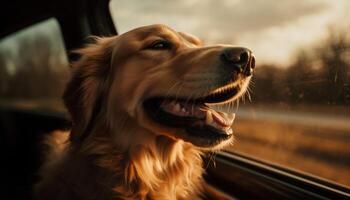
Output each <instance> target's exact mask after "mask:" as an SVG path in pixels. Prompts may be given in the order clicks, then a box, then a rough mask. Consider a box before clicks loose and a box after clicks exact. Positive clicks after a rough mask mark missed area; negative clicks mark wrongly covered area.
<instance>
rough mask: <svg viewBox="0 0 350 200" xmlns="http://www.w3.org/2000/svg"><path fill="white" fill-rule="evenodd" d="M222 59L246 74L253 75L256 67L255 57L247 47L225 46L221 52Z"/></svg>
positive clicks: (226, 63)
mask: <svg viewBox="0 0 350 200" xmlns="http://www.w3.org/2000/svg"><path fill="white" fill-rule="evenodd" d="M220 60H221V62H223V63H224V64H225V65H227V66H229V67H232V68H233V69H234V70H236V71H238V72H239V73H242V74H244V75H246V76H250V75H252V74H253V69H254V68H255V57H254V56H253V54H252V52H251V51H250V50H249V49H247V48H242V47H231V48H225V49H224V50H223V51H222V52H221V54H220Z"/></svg>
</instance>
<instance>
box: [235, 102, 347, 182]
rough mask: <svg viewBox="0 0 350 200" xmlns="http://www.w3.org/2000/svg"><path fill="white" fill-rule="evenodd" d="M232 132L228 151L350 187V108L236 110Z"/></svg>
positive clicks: (258, 107) (266, 107)
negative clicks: (233, 136)
mask: <svg viewBox="0 0 350 200" xmlns="http://www.w3.org/2000/svg"><path fill="white" fill-rule="evenodd" d="M233 128H234V132H235V134H236V135H235V136H236V138H235V139H236V141H235V144H234V145H233V146H232V147H230V149H229V151H234V152H241V153H244V154H249V155H252V156H254V157H256V158H259V159H262V160H266V161H270V162H274V163H276V164H278V165H282V166H287V167H289V168H293V169H297V170H299V171H303V172H307V173H310V174H313V175H316V176H319V177H322V178H325V179H328V180H332V181H334V182H337V183H340V184H343V185H346V186H348V187H350V110H349V108H332V109H330V108H322V107H321V108H317V107H303V108H295V109H294V108H293V109H284V108H277V109H276V108H274V109H272V107H271V106H257V107H255V108H249V107H248V108H240V109H238V112H237V114H236V120H235V123H234V126H233Z"/></svg>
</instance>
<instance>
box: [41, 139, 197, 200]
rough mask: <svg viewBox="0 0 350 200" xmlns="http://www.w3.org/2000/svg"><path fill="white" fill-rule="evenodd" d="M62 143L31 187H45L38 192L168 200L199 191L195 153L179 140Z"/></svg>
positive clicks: (194, 195)
mask: <svg viewBox="0 0 350 200" xmlns="http://www.w3.org/2000/svg"><path fill="white" fill-rule="evenodd" d="M68 148H69V144H67V146H66V148H65V149H64V150H62V151H61V152H60V153H61V158H59V157H57V156H56V159H58V160H60V161H57V160H56V162H54V164H52V163H51V164H50V165H49V166H46V167H45V168H46V169H45V170H44V173H45V174H46V175H51V177H46V178H45V179H44V180H43V181H42V182H41V183H40V184H39V185H38V187H37V189H38V190H39V192H40V190H42V191H47V192H48V193H47V194H41V195H43V197H44V198H51V197H57V196H56V194H57V192H60V193H62V194H65V197H64V199H165V200H166V199H169V200H170V199H197V198H198V196H199V194H200V191H201V182H202V173H203V169H202V160H201V153H200V151H198V150H196V149H194V148H193V147H192V146H190V145H188V144H186V143H184V142H174V141H171V140H169V139H167V138H165V137H159V138H157V139H156V142H155V145H154V146H149V147H145V146H143V145H138V146H135V147H133V148H131V149H129V151H128V152H121V151H118V150H117V149H115V148H114V147H113V145H111V143H110V142H109V141H107V140H105V139H96V138H95V139H93V140H91V141H90V142H88V143H86V145H84V146H83V147H81V148H80V150H79V151H78V152H74V153H73V152H72V150H68ZM72 149H74V147H73V148H72ZM56 153H58V152H56ZM51 159H53V157H52V156H51ZM48 163H50V162H48ZM47 188H51V189H50V190H49V191H48V189H47ZM54 188H55V189H54ZM52 195H53V196H52ZM44 198H42V199H44Z"/></svg>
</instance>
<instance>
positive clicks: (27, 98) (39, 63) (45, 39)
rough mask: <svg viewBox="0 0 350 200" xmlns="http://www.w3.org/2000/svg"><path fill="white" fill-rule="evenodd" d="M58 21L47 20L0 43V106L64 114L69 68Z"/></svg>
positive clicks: (9, 36) (3, 39)
mask: <svg viewBox="0 0 350 200" xmlns="http://www.w3.org/2000/svg"><path fill="white" fill-rule="evenodd" d="M66 55H67V54H66V52H65V48H64V45H63V39H62V36H61V32H60V28H59V25H58V22H57V21H56V20H55V19H54V18H51V19H47V20H44V21H41V22H39V23H36V24H33V25H31V26H29V27H26V28H24V29H22V30H19V31H17V32H15V33H13V34H11V35H8V36H7V37H5V38H2V39H1V40H0V106H2V107H4V108H8V107H11V108H16V109H24V110H41V111H43V110H45V111H51V112H64V107H63V103H62V100H61V96H62V93H63V89H64V87H65V84H66V82H67V81H68V78H69V74H70V72H69V66H68V60H67V56H66Z"/></svg>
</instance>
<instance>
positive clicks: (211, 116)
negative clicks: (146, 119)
mask: <svg viewBox="0 0 350 200" xmlns="http://www.w3.org/2000/svg"><path fill="white" fill-rule="evenodd" d="M238 91H239V89H238V88H236V87H232V88H230V89H227V90H225V92H216V93H211V94H209V95H208V96H205V97H202V98H197V99H185V98H182V99H181V98H171V97H155V98H151V99H148V100H146V101H145V102H144V108H145V111H146V113H147V114H148V115H149V116H150V118H151V119H152V120H154V121H155V122H157V123H160V124H161V125H163V126H168V127H174V128H180V129H183V130H185V132H186V135H185V136H183V137H185V138H184V139H189V140H191V142H192V143H195V144H199V145H200V146H211V145H216V144H218V143H220V142H222V141H224V140H228V139H230V138H231V137H232V135H233V131H232V128H231V126H232V123H233V121H234V118H235V114H234V113H226V112H221V111H217V110H214V109H212V108H211V107H209V106H208V104H217V103H222V102H226V101H228V100H230V99H232V98H233V97H234V96H236V95H237V94H238Z"/></svg>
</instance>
